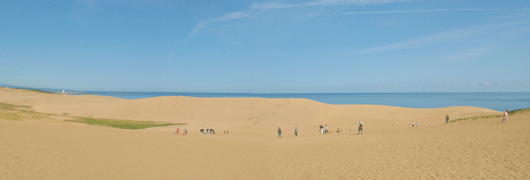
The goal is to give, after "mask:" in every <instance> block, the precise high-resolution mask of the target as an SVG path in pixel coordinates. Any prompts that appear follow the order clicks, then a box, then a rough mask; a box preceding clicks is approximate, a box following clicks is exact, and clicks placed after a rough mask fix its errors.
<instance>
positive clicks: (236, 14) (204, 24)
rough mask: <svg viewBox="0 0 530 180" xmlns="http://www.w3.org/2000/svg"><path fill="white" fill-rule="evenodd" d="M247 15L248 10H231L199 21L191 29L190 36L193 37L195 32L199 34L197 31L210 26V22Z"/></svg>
mask: <svg viewBox="0 0 530 180" xmlns="http://www.w3.org/2000/svg"><path fill="white" fill-rule="evenodd" d="M247 16H248V12H231V13H228V14H225V15H223V16H220V17H216V18H212V19H207V20H203V21H201V22H199V23H198V24H197V25H196V26H195V27H194V28H192V29H191V30H190V34H189V36H188V38H191V37H193V36H194V35H195V34H197V32H199V31H201V30H203V29H204V28H206V27H207V26H208V24H210V23H216V22H223V21H228V20H234V19H241V18H245V17H247Z"/></svg>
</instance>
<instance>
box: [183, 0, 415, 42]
mask: <svg viewBox="0 0 530 180" xmlns="http://www.w3.org/2000/svg"><path fill="white" fill-rule="evenodd" d="M407 1H415V0H318V1H312V2H307V3H300V4H284V3H276V2H271V3H256V4H253V5H252V6H251V7H250V9H249V10H247V11H237V12H231V13H228V14H225V15H223V16H219V17H215V18H212V19H207V20H202V21H200V22H199V23H197V25H195V27H193V28H192V29H191V30H190V34H189V35H188V38H191V37H193V36H195V35H196V34H197V33H198V32H200V31H202V30H203V29H205V28H207V27H208V25H209V24H211V23H219V22H224V21H229V20H235V19H243V18H249V17H250V15H251V14H252V12H258V13H260V12H263V11H266V10H268V9H284V8H295V7H303V6H331V5H344V4H362V5H364V4H382V3H393V2H407Z"/></svg>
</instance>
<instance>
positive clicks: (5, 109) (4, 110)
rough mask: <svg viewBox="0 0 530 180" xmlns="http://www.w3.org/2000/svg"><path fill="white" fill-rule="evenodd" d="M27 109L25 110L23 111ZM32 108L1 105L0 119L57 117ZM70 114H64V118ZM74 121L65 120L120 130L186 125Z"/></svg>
mask: <svg viewBox="0 0 530 180" xmlns="http://www.w3.org/2000/svg"><path fill="white" fill-rule="evenodd" d="M21 108H25V109H21ZM30 108H31V107H30V106H19V105H13V104H7V103H0V119H5V120H10V121H22V120H23V119H45V118H48V117H49V116H57V115H54V114H45V113H39V112H35V111H33V110H31V109H30ZM65 115H68V113H63V116H65ZM75 118H76V119H74V120H65V121H69V122H77V123H85V124H88V125H95V126H107V127H113V128H120V129H146V128H151V127H160V126H172V125H185V124H186V123H161V122H154V121H132V120H118V119H99V118H92V116H90V117H89V118H86V117H75Z"/></svg>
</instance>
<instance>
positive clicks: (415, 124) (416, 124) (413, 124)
mask: <svg viewBox="0 0 530 180" xmlns="http://www.w3.org/2000/svg"><path fill="white" fill-rule="evenodd" d="M411 124H412V127H414V126H418V122H416V123H414V122H411V123H409V127H410V125H411Z"/></svg>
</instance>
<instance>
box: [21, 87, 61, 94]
mask: <svg viewBox="0 0 530 180" xmlns="http://www.w3.org/2000/svg"><path fill="white" fill-rule="evenodd" d="M13 89H22V90H28V91H33V92H40V93H48V94H55V93H54V92H49V91H43V90H39V89H30V88H13Z"/></svg>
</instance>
